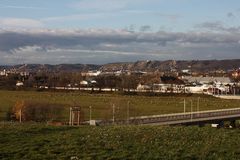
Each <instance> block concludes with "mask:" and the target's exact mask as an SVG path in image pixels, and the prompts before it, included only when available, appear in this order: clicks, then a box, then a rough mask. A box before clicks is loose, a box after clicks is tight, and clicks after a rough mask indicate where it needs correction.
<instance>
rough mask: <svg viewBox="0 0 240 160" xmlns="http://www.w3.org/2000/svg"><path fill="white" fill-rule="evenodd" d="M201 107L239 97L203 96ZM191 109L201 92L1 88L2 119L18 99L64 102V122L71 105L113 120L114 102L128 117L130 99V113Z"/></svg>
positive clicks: (229, 104) (119, 114) (119, 115)
mask: <svg viewBox="0 0 240 160" xmlns="http://www.w3.org/2000/svg"><path fill="white" fill-rule="evenodd" d="M200 97H201V98H200V110H212V109H224V108H235V107H240V106H239V104H240V100H223V99H218V98H214V97H210V96H200ZM184 99H186V106H187V107H186V109H187V111H190V101H193V111H196V110H197V99H198V95H192V96H189V95H185V96H155V97H150V96H125V95H118V94H87V93H80V92H36V91H0V120H4V119H6V113H7V111H9V109H10V108H11V107H12V106H14V104H15V103H16V101H18V100H25V101H34V102H44V103H49V104H61V105H64V106H65V108H66V110H65V114H64V115H63V117H62V119H61V120H62V121H66V120H67V119H68V111H69V107H71V106H75V105H78V106H81V108H82V109H83V111H84V118H85V119H88V118H89V106H92V114H93V115H92V118H93V119H110V118H111V116H112V105H113V104H115V106H116V119H125V118H127V104H128V102H130V116H142V115H152V114H166V113H178V112H183V100H184Z"/></svg>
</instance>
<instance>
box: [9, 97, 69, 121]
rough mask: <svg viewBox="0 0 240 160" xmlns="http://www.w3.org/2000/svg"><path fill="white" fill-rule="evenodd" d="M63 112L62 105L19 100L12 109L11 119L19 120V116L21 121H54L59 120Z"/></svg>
mask: <svg viewBox="0 0 240 160" xmlns="http://www.w3.org/2000/svg"><path fill="white" fill-rule="evenodd" d="M63 111H64V106H63V105H59V104H48V103H43V102H32V101H23V100H21V101H17V102H16V103H15V105H14V107H13V108H12V118H13V119H15V120H19V119H20V114H21V118H22V121H36V122H46V121H56V120H61V116H62V114H63Z"/></svg>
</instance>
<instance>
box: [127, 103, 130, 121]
mask: <svg viewBox="0 0 240 160" xmlns="http://www.w3.org/2000/svg"><path fill="white" fill-rule="evenodd" d="M129 107H130V101H128V105H127V123H128V124H129V116H130V115H129Z"/></svg>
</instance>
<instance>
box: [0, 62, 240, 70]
mask: <svg viewBox="0 0 240 160" xmlns="http://www.w3.org/2000/svg"><path fill="white" fill-rule="evenodd" d="M239 67H240V59H234V60H191V61H187V60H186V61H174V60H168V61H137V62H119V63H109V64H104V65H94V64H59V65H49V64H44V65H43V64H24V65H14V66H0V69H1V70H2V69H16V70H17V71H28V72H37V71H49V72H53V71H54V72H59V71H64V72H72V71H74V72H77V71H88V70H102V71H117V70H122V69H123V70H132V71H136V70H139V71H157V70H159V71H170V70H178V71H179V70H183V69H191V70H192V71H197V72H206V71H213V70H224V71H228V70H232V69H237V68H239Z"/></svg>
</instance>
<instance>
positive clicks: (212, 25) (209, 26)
mask: <svg viewBox="0 0 240 160" xmlns="http://www.w3.org/2000/svg"><path fill="white" fill-rule="evenodd" d="M195 27H196V28H199V29H205V30H208V31H212V32H228V33H239V32H240V27H239V26H237V27H226V26H225V25H224V23H223V22H221V21H214V22H204V23H201V24H197V25H195Z"/></svg>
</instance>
